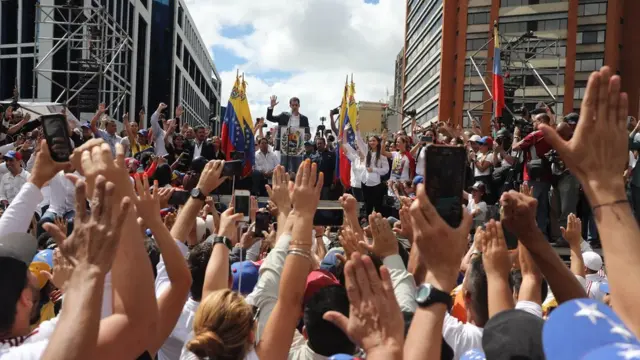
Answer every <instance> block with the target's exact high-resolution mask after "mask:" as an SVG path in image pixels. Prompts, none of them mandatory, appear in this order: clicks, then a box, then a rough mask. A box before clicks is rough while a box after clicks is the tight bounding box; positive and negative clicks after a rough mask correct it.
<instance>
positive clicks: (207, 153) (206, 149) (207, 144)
mask: <svg viewBox="0 0 640 360" xmlns="http://www.w3.org/2000/svg"><path fill="white" fill-rule="evenodd" d="M192 147H193V149H192V152H191V154H193V151H195V148H196V142H195V141H194V142H193V144H192ZM200 156H202V157H204V158H205V159H207V160H209V161H211V160H215V159H216V152H215V150H214V149H213V143H212V142H211V141H209V140H205V141H204V142H203V143H202V150H201V151H200Z"/></svg>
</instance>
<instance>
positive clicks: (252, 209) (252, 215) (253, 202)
mask: <svg viewBox="0 0 640 360" xmlns="http://www.w3.org/2000/svg"><path fill="white" fill-rule="evenodd" d="M249 202H250V204H249V223H250V224H254V223H255V222H256V214H257V213H258V199H256V197H255V196H251V197H250V198H249Z"/></svg>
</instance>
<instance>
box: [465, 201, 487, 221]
mask: <svg viewBox="0 0 640 360" xmlns="http://www.w3.org/2000/svg"><path fill="white" fill-rule="evenodd" d="M467 201H468V203H467V211H468V212H469V214H471V213H472V212H474V211H475V210H476V209H478V210H480V212H479V213H478V215H476V216H474V217H473V223H474V226H475V225H476V222H478V223H482V224H484V223H485V222H486V221H487V211H488V208H487V203H486V202H484V201H480V202H479V203H477V204H476V202H475V200H473V196H469V199H468V200H467Z"/></svg>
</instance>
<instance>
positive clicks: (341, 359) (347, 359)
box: [329, 354, 360, 360]
mask: <svg viewBox="0 0 640 360" xmlns="http://www.w3.org/2000/svg"><path fill="white" fill-rule="evenodd" d="M359 359H360V358H359V357H355V356H353V355H348V354H336V355H333V356H332V357H330V358H329V360H359Z"/></svg>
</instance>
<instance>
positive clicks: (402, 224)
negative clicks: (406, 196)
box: [393, 206, 413, 241]
mask: <svg viewBox="0 0 640 360" xmlns="http://www.w3.org/2000/svg"><path fill="white" fill-rule="evenodd" d="M399 213H400V221H398V222H396V223H395V224H393V232H394V233H396V234H398V235H400V236H402V237H404V238H406V239H409V241H412V240H413V227H412V226H411V214H410V213H409V206H402V207H401V208H400V211H399Z"/></svg>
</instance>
